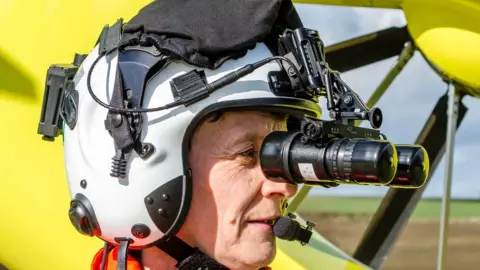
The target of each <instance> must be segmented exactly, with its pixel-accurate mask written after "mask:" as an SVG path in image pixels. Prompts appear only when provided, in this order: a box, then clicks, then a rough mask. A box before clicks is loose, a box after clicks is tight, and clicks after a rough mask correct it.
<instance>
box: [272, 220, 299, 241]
mask: <svg viewBox="0 0 480 270" xmlns="http://www.w3.org/2000/svg"><path fill="white" fill-rule="evenodd" d="M295 231H296V224H295V220H292V219H290V218H289V217H280V218H279V219H278V220H277V221H276V222H275V224H274V225H273V234H275V236H276V237H278V238H280V239H283V240H294V239H295Z"/></svg>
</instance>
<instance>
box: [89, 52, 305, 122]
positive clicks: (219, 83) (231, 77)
mask: <svg viewBox="0 0 480 270" xmlns="http://www.w3.org/2000/svg"><path fill="white" fill-rule="evenodd" d="M114 50H115V49H112V50H110V51H108V52H107V53H106V54H101V55H99V56H98V57H97V59H95V61H93V63H92V66H91V67H90V70H89V71H88V74H87V89H88V92H89V93H90V95H91V96H92V98H93V100H95V102H97V103H98V104H99V105H101V106H102V107H104V108H106V109H109V110H111V111H113V112H123V113H126V112H129V113H146V112H155V111H161V110H166V109H169V108H172V107H176V106H180V105H183V104H185V103H188V101H190V100H182V99H180V100H177V101H174V102H172V103H169V104H167V105H165V106H161V107H155V108H147V109H127V108H118V107H114V106H111V105H109V104H106V103H104V102H102V101H101V100H100V99H99V98H98V97H97V96H96V95H95V94H94V93H93V90H92V86H91V82H90V80H91V76H92V73H93V69H94V67H95V66H96V64H97V63H98V61H99V60H100V59H101V58H102V57H103V56H104V55H108V54H109V53H111V52H113V51H114ZM274 60H281V61H286V62H287V63H288V64H289V65H290V66H291V67H292V68H293V70H294V71H295V73H296V74H297V76H299V77H300V76H301V74H300V72H299V71H298V69H297V68H296V66H295V65H294V64H293V62H292V61H291V60H290V59H288V58H286V57H283V56H272V57H269V58H266V59H263V60H260V61H258V62H255V63H253V64H248V65H246V66H244V67H242V68H240V69H238V70H235V71H232V72H231V73H229V74H227V75H225V76H223V77H222V78H220V79H218V80H216V81H213V82H211V83H209V84H207V85H205V86H204V89H203V90H207V92H208V93H209V94H210V93H212V92H213V91H215V90H217V89H219V88H221V87H224V86H226V85H228V84H231V83H233V82H235V81H237V80H238V79H240V78H242V77H244V76H246V75H247V74H249V73H252V72H253V71H254V70H256V69H257V68H259V67H261V66H263V65H265V64H267V63H269V62H271V61H274ZM117 72H119V71H117ZM199 92H201V90H199ZM194 98H195V97H192V99H194Z"/></svg>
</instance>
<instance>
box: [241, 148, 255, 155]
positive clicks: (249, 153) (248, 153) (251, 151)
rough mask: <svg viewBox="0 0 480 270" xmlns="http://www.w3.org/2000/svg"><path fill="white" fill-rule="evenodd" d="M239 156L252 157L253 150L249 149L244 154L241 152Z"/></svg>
mask: <svg viewBox="0 0 480 270" xmlns="http://www.w3.org/2000/svg"><path fill="white" fill-rule="evenodd" d="M240 155H241V156H244V157H253V156H254V155H255V150H253V149H249V150H247V151H245V152H241V153H240Z"/></svg>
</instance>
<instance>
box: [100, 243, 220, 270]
mask: <svg viewBox="0 0 480 270" xmlns="http://www.w3.org/2000/svg"><path fill="white" fill-rule="evenodd" d="M117 240H119V239H117ZM118 242H119V243H120V247H119V249H118V257H117V270H128V269H127V257H128V246H129V244H130V240H129V239H121V240H119V241H118ZM156 247H158V248H159V249H161V250H162V251H163V252H165V253H166V254H168V255H169V256H170V257H172V258H174V259H175V260H176V261H177V264H176V265H175V267H176V268H177V269H183V270H187V269H196V270H217V269H218V270H223V269H228V268H227V267H225V266H224V265H222V264H220V263H218V262H217V261H215V260H214V259H213V258H211V257H210V256H208V255H207V254H205V253H203V252H202V251H201V250H199V249H198V248H192V247H191V246H189V245H188V244H187V243H185V242H184V241H183V240H181V239H180V238H178V237H176V236H173V237H171V238H169V239H168V240H164V241H161V242H159V243H157V244H156ZM107 252H108V250H107V249H106V250H105V251H104V256H103V261H102V267H101V268H102V269H100V270H104V269H103V268H104V265H105V260H106V257H107V256H106V255H105V254H106V253H107Z"/></svg>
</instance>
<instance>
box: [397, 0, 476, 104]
mask: <svg viewBox="0 0 480 270" xmlns="http://www.w3.org/2000/svg"><path fill="white" fill-rule="evenodd" d="M402 8H403V10H404V12H405V17H406V19H407V22H408V27H409V31H410V33H411V35H412V37H413V38H414V40H415V43H416V45H417V46H418V47H419V48H420V50H421V51H422V52H423V53H424V54H425V56H426V57H427V58H428V59H429V60H430V61H431V62H432V63H433V64H434V65H436V66H438V67H439V68H440V69H441V70H442V71H443V72H444V73H445V74H446V75H448V76H449V77H451V78H453V79H455V80H457V81H460V82H462V83H464V84H466V85H468V86H470V87H472V88H476V89H479V90H477V92H476V94H477V96H480V76H479V74H480V49H479V48H480V1H477V0H442V1H438V0H422V1H418V0H405V1H404V2H403V4H402Z"/></svg>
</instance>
